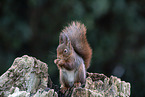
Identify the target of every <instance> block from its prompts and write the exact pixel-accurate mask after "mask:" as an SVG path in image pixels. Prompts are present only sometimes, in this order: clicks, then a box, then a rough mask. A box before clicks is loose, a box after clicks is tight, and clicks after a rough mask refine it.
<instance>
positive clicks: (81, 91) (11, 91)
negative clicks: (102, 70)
mask: <svg viewBox="0 0 145 97" xmlns="http://www.w3.org/2000/svg"><path fill="white" fill-rule="evenodd" d="M130 88H131V86H130V83H127V82H125V81H121V79H120V78H117V77H115V76H111V77H110V78H108V77H107V76H105V75H104V74H98V73H87V78H86V84H85V85H84V86H82V87H78V88H74V87H72V88H70V89H69V90H67V91H66V93H65V94H62V93H61V92H60V88H59V87H58V86H57V85H54V84H53V83H52V81H51V79H50V76H49V74H48V67H47V64H46V63H43V62H41V61H40V60H37V59H36V58H34V57H29V56H27V55H24V56H22V57H19V58H16V59H15V61H14V62H13V64H12V66H11V67H10V68H9V69H8V70H7V71H6V72H5V73H4V74H3V75H2V76H0V97H58V96H59V97H61V96H62V97H64V96H68V97H70V96H71V97H120V96H121V97H129V96H130Z"/></svg>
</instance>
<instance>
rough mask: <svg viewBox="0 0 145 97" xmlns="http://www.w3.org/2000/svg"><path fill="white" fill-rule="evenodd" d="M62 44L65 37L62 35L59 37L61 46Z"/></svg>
mask: <svg viewBox="0 0 145 97" xmlns="http://www.w3.org/2000/svg"><path fill="white" fill-rule="evenodd" d="M62 43H64V39H63V35H62V33H61V34H60V36H59V44H62Z"/></svg>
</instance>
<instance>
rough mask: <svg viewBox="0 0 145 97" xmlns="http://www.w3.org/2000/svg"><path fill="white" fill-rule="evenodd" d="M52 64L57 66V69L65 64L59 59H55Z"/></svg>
mask: <svg viewBox="0 0 145 97" xmlns="http://www.w3.org/2000/svg"><path fill="white" fill-rule="evenodd" d="M54 63H55V64H57V66H58V67H62V66H63V65H64V64H65V61H64V60H61V59H55V60H54Z"/></svg>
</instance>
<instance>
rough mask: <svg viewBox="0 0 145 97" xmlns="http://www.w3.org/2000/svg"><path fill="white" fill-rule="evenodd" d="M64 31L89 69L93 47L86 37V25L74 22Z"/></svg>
mask: <svg viewBox="0 0 145 97" xmlns="http://www.w3.org/2000/svg"><path fill="white" fill-rule="evenodd" d="M62 33H65V34H67V35H68V37H69V38H70V40H71V44H72V46H73V48H74V50H75V52H76V53H77V54H78V55H79V56H81V57H82V58H83V60H84V62H85V67H86V69H88V67H89V66H90V61H91V57H92V49H91V47H90V45H89V43H88V41H87V38H86V27H85V26H84V24H81V23H79V22H72V23H71V24H70V25H69V26H68V27H66V28H65V29H64V30H63V31H62Z"/></svg>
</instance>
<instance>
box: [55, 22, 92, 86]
mask: <svg viewBox="0 0 145 97" xmlns="http://www.w3.org/2000/svg"><path fill="white" fill-rule="evenodd" d="M91 57H92V49H91V47H90V45H89V43H88V41H87V38H86V27H85V26H84V24H81V23H79V22H72V23H71V24H69V26H68V27H65V29H64V30H62V32H61V33H60V36H59V45H58V47H57V59H55V60H54V63H55V64H57V67H58V69H59V74H60V83H61V88H70V87H72V86H73V85H74V86H75V85H76V86H77V85H79V86H80V84H84V83H85V80H86V70H87V69H88V68H89V66H90V61H91Z"/></svg>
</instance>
